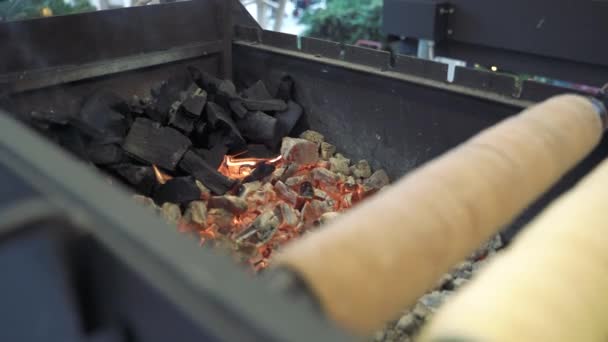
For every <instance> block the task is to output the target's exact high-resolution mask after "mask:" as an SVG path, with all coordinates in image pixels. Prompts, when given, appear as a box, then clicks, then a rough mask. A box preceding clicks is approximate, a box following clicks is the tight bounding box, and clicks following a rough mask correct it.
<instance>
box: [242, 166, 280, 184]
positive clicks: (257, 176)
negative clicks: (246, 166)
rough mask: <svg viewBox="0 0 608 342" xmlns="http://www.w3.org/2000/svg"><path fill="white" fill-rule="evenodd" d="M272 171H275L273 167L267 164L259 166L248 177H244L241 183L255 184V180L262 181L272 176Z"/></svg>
mask: <svg viewBox="0 0 608 342" xmlns="http://www.w3.org/2000/svg"><path fill="white" fill-rule="evenodd" d="M274 170H275V166H274V165H272V164H268V163H262V164H259V165H258V166H257V167H256V168H255V169H254V170H253V172H251V174H250V175H248V176H247V177H245V178H244V179H243V182H245V183H249V182H255V181H257V180H261V179H264V178H266V177H268V176H270V175H272V173H273V172H274Z"/></svg>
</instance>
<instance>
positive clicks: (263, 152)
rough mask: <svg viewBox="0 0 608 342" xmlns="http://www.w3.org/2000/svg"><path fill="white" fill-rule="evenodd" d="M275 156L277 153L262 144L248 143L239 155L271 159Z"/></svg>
mask: <svg viewBox="0 0 608 342" xmlns="http://www.w3.org/2000/svg"><path fill="white" fill-rule="evenodd" d="M276 156H277V153H275V152H273V151H272V150H271V149H269V148H268V147H266V146H265V145H262V144H249V145H247V148H246V149H245V151H243V154H242V155H240V157H242V158H264V159H272V158H275V157H276Z"/></svg>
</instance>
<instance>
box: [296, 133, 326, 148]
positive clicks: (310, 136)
mask: <svg viewBox="0 0 608 342" xmlns="http://www.w3.org/2000/svg"><path fill="white" fill-rule="evenodd" d="M300 138H301V139H306V140H308V141H312V142H314V143H316V144H317V145H321V143H323V142H325V137H324V136H323V134H321V133H319V132H317V131H311V130H308V131H304V132H303V133H302V134H300Z"/></svg>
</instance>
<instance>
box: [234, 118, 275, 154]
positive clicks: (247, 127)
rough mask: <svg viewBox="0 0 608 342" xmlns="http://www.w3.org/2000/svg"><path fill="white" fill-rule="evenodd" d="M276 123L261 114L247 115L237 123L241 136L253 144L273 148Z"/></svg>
mask: <svg viewBox="0 0 608 342" xmlns="http://www.w3.org/2000/svg"><path fill="white" fill-rule="evenodd" d="M277 123H278V121H277V119H275V118H273V117H272V116H270V115H268V114H265V113H263V112H253V113H249V115H247V117H245V119H243V120H241V121H239V122H238V127H239V129H240V130H241V133H242V135H243V136H244V137H245V138H247V139H248V140H249V141H251V142H254V143H261V144H266V145H267V146H273V145H274V142H275V141H276V140H277V134H278V125H277Z"/></svg>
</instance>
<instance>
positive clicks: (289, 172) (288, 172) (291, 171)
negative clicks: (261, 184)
mask: <svg viewBox="0 0 608 342" xmlns="http://www.w3.org/2000/svg"><path fill="white" fill-rule="evenodd" d="M299 170H300V165H298V164H296V163H290V164H289V165H288V166H287V168H286V169H285V172H283V174H282V175H281V178H280V180H281V181H283V182H285V181H286V180H287V179H289V178H291V177H292V176H293V175H295V174H296V172H298V171H299Z"/></svg>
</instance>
